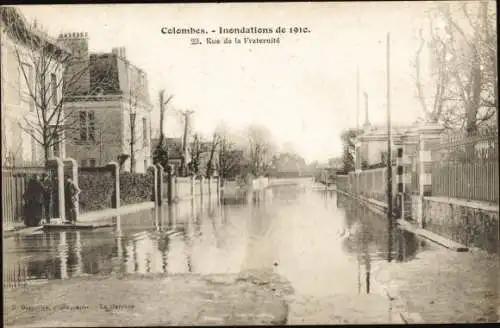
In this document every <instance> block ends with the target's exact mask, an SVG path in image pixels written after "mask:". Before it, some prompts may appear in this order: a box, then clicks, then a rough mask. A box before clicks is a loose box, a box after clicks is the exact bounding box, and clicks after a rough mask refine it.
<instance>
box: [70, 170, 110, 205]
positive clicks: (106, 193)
mask: <svg viewBox="0 0 500 328" xmlns="http://www.w3.org/2000/svg"><path fill="white" fill-rule="evenodd" d="M114 184H115V178H114V177H113V172H112V171H111V169H110V168H107V167H81V168H79V169H78V187H79V188H80V190H81V192H80V195H79V198H78V204H79V211H80V213H86V212H92V211H98V210H103V209H107V208H111V205H112V204H111V197H112V195H113V191H114V188H115V185H114Z"/></svg>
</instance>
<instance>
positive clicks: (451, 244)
mask: <svg viewBox="0 0 500 328" xmlns="http://www.w3.org/2000/svg"><path fill="white" fill-rule="evenodd" d="M397 223H398V225H399V226H400V227H401V228H402V229H404V230H407V231H409V232H412V233H414V234H416V235H417V236H420V237H423V238H425V239H428V240H430V241H432V242H434V243H436V244H439V245H441V246H444V247H446V248H448V249H451V250H454V251H456V252H467V251H469V248H468V247H467V246H464V245H462V244H460V243H457V242H455V241H453V240H450V239H447V238H445V237H442V236H440V235H438V234H435V233H434V232H431V231H429V230H426V229H422V228H418V227H415V226H414V225H413V224H411V223H410V222H408V221H405V220H397Z"/></svg>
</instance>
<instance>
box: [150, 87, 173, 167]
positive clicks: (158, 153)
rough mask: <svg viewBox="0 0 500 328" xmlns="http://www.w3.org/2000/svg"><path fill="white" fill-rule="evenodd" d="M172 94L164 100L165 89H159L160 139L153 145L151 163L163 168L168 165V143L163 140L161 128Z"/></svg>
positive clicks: (163, 134)
mask: <svg viewBox="0 0 500 328" xmlns="http://www.w3.org/2000/svg"><path fill="white" fill-rule="evenodd" d="M172 98H173V95H171V96H169V97H168V98H167V100H165V91H164V90H160V92H159V102H160V139H159V140H158V144H156V145H153V147H155V148H154V151H153V163H154V164H160V165H161V166H162V167H163V168H166V167H167V165H168V160H169V156H168V144H167V142H166V140H165V132H164V130H163V126H164V122H165V109H166V106H167V105H168V103H169V102H170V101H171V100H172Z"/></svg>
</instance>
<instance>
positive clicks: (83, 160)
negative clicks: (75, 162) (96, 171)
mask: <svg viewBox="0 0 500 328" xmlns="http://www.w3.org/2000/svg"><path fill="white" fill-rule="evenodd" d="M80 166H81V167H87V160H86V159H82V160H81V162H80Z"/></svg>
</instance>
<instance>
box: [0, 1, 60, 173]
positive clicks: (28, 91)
mask: <svg viewBox="0 0 500 328" xmlns="http://www.w3.org/2000/svg"><path fill="white" fill-rule="evenodd" d="M0 21H1V24H0V26H1V54H2V55H1V79H2V80H1V81H2V82H1V87H2V97H1V114H2V117H1V118H2V119H1V121H2V127H1V129H2V166H29V165H37V166H38V165H43V164H44V161H45V149H44V147H42V138H41V136H42V135H43V132H42V131H43V130H46V131H47V130H48V129H51V128H52V126H51V124H52V123H53V122H54V120H48V121H45V122H43V121H40V120H38V118H37V117H38V115H37V114H41V112H40V111H41V108H42V106H40V104H42V103H43V104H46V105H47V106H46V107H45V108H46V109H45V110H46V111H51V110H53V108H55V107H54V106H57V103H58V102H59V101H60V99H61V93H62V88H61V83H59V82H58V81H61V79H62V72H63V69H64V67H63V65H62V63H61V58H62V57H63V56H68V55H69V52H68V50H67V49H64V47H61V46H60V45H58V43H57V40H55V39H53V38H51V37H50V36H49V35H47V34H46V33H45V32H43V31H42V30H40V29H39V28H38V27H36V25H34V24H30V23H29V22H28V21H27V20H26V18H25V17H24V16H23V15H22V14H21V13H20V11H19V10H18V9H17V8H13V7H0ZM41 56H43V57H41ZM42 58H45V59H42ZM44 60H45V62H50V63H51V65H47V66H48V69H46V70H41V69H40V65H42V64H41V63H42V62H43V61H44ZM40 72H43V73H40ZM41 74H43V75H41ZM42 77H43V79H45V80H46V81H47V89H46V90H47V92H46V94H49V95H50V101H45V103H44V101H43V100H41V99H40V92H37V90H39V88H40V83H39V81H41V80H43V79H42ZM47 99H48V98H45V100H47ZM46 148H47V155H48V156H47V157H52V156H60V157H64V155H65V154H64V142H63V139H62V138H60V139H59V138H58V139H54V140H51V142H50V145H49V144H48V143H47V147H46Z"/></svg>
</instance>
